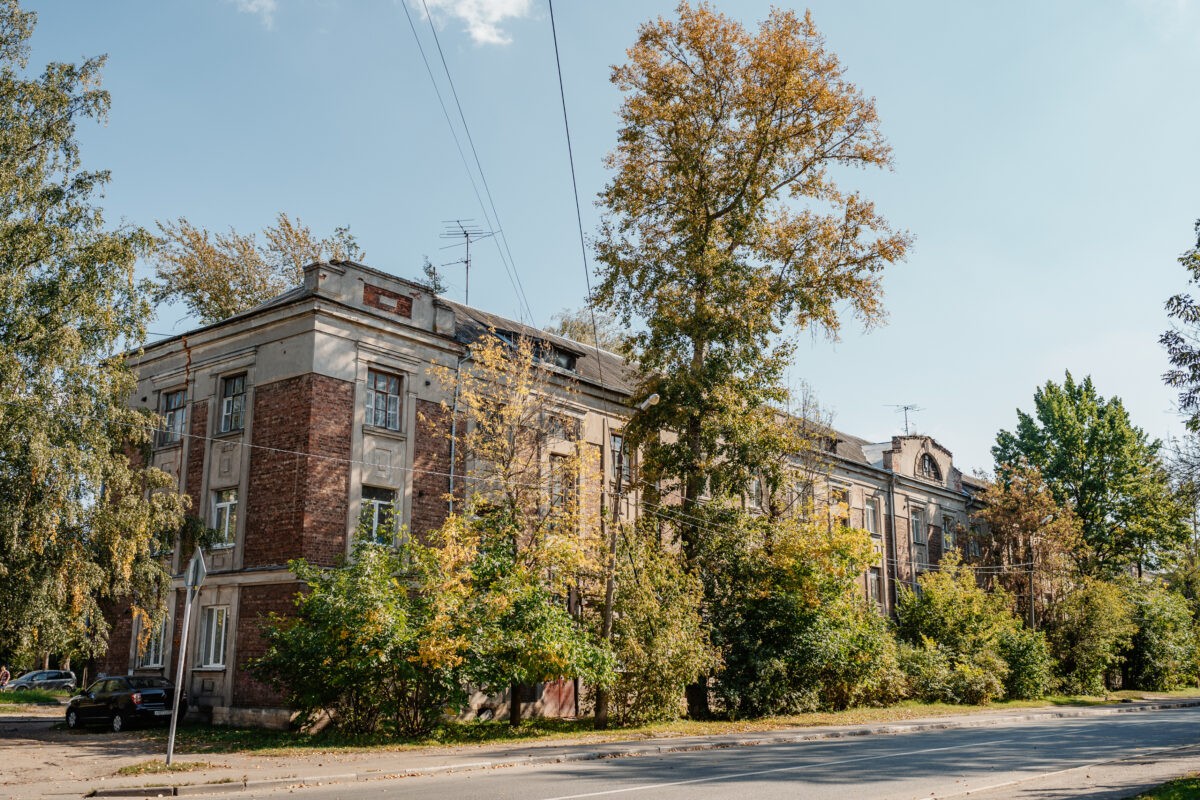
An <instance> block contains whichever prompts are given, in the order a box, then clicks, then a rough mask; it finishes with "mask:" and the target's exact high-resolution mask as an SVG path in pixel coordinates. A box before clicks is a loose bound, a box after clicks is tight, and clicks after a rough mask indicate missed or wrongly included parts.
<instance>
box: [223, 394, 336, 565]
mask: <svg viewBox="0 0 1200 800" xmlns="http://www.w3.org/2000/svg"><path fill="white" fill-rule="evenodd" d="M353 414H354V386H353V384H350V383H348V382H346V381H339V380H336V379H334V378H328V377H324V376H321V375H314V374H311V373H310V374H307V375H301V376H299V377H296V378H289V379H286V380H282V381H277V382H275V383H271V384H268V385H266V386H260V387H257V389H256V390H255V393H254V438H253V444H255V445H259V446H257V447H255V448H254V449H253V450H252V451H251V453H250V478H249V487H248V490H247V497H246V537H245V548H244V551H243V564H244V566H246V567H265V566H279V565H283V564H286V563H287V562H288V560H289V559H293V558H307V559H308V560H310V561H313V562H316V563H318V564H326V565H329V564H333V563H334V561H335V560H336V558H337V557H338V556H339V555H341V554H343V553H345V552H346V518H347V514H348V513H349V506H348V503H349V492H350V464H349V460H350V454H351V449H350V448H351V426H352V423H353ZM281 451H288V452H281ZM297 453H311V454H313V456H318V457H313V456H304V455H297ZM324 457H330V458H324Z"/></svg>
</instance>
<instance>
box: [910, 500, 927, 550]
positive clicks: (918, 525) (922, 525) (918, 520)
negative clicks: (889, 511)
mask: <svg viewBox="0 0 1200 800" xmlns="http://www.w3.org/2000/svg"><path fill="white" fill-rule="evenodd" d="M908 525H909V527H910V528H911V529H912V530H911V531H910V533H911V534H912V543H913V544H915V545H920V546H922V547H924V546H925V545H926V544H928V543H929V523H928V522H926V520H925V509H923V508H910V509H909V510H908Z"/></svg>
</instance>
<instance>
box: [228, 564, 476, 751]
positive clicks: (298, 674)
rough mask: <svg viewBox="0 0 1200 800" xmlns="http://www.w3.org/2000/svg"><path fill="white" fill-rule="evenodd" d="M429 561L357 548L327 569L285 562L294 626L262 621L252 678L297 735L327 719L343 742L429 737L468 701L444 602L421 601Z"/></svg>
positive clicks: (428, 597)
mask: <svg viewBox="0 0 1200 800" xmlns="http://www.w3.org/2000/svg"><path fill="white" fill-rule="evenodd" d="M426 556H427V554H426V553H425V551H423V550H421V549H420V548H417V547H414V546H411V545H410V546H408V547H406V548H404V549H403V550H402V552H395V551H393V550H392V549H390V548H387V547H383V546H381V545H376V544H371V543H369V542H362V543H360V544H359V545H358V546H357V547H356V548H355V550H354V553H353V557H352V558H351V559H350V560H349V561H348V562H347V563H345V564H343V565H341V566H339V567H337V568H334V569H324V568H321V567H318V566H315V565H313V564H309V563H308V562H307V561H304V560H297V561H292V562H290V563H289V565H288V566H289V568H290V569H291V570H292V571H293V572H295V573H296V576H297V577H298V578H299V579H300V580H301V581H303V582H304V583H305V584H306V586H307V591H304V592H301V593H298V594H297V595H296V599H295V606H296V614H295V616H292V617H282V616H278V615H275V614H272V615H271V616H270V617H269V618H268V621H267V623H266V625H265V627H264V629H263V635H264V637H265V638H266V641H267V650H266V652H265V653H264V654H263V655H262V657H260V658H257V659H252V660H251V661H250V663H249V664H248V666H249V668H250V671H251V673H252V674H253V675H254V676H255V677H256V678H258V679H259V680H261V681H263V682H265V683H267V684H268V685H270V686H273V687H275V688H276V689H278V690H280V691H281V692H282V693H283V695H284V700H285V702H286V703H287V704H288V705H289V706H291V707H292V708H295V709H296V710H297V711H298V712H299V714H300V717H299V721H300V723H301V724H302V725H303V724H308V723H311V722H313V721H314V720H315V719H316V718H317V717H318V716H319V715H320V714H321V713H322V712H329V713H330V717H331V724H332V725H333V726H334V727H335V728H336V729H338V730H340V731H342V732H345V733H350V734H364V733H372V732H374V731H376V730H378V729H379V728H380V726H381V725H385V724H386V725H387V726H390V727H391V728H392V729H393V730H394V731H395V732H396V733H399V734H401V735H404V736H416V735H420V734H423V733H426V732H428V731H429V730H430V729H431V728H432V727H433V726H435V725H436V724H437V723H438V722H439V721H440V719H441V716H442V715H443V714H444V713H445V711H446V709H447V708H448V707H451V706H454V705H456V704H457V703H460V702H462V701H463V700H465V694H464V691H463V682H462V680H461V677H460V673H459V669H458V667H459V665H460V664H461V662H462V658H461V655H460V650H461V644H460V643H459V642H458V641H457V640H456V639H455V638H454V637H453V635H448V634H447V630H448V629H447V628H446V626H445V624H444V623H445V621H446V620H445V615H444V614H442V613H441V610H444V607H443V609H441V610H439V603H440V602H441V601H442V600H443V599H444V598H439V597H438V596H437V595H436V594H435V593H429V592H425V591H421V589H425V588H428V586H429V585H430V582H429V581H427V580H426V578H427V576H428V575H429V574H430V564H429V562H428V560H427V558H426ZM397 576H404V578H405V580H403V581H402V580H401V579H400V578H399V577H397Z"/></svg>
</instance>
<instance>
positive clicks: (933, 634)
mask: <svg viewBox="0 0 1200 800" xmlns="http://www.w3.org/2000/svg"><path fill="white" fill-rule="evenodd" d="M919 582H920V590H919V591H914V590H912V589H910V588H908V587H906V586H902V587H900V591H899V595H898V601H897V606H896V616H897V623H896V632H897V634H898V635H899V637H900V638H901V640H903V641H904V642H906V643H907V646H906V647H905V648H904V649H903V650H902V655H901V667H902V668H903V670H904V672H905V674H906V675H907V676H908V684H909V691H910V693H911V694H912V695H913V696H915V697H919V698H921V699H923V700H925V701H927V702H945V703H969V704H972V705H979V704H982V703H988V702H991V701H992V700H996V699H999V698H1001V697H1003V696H1004V694H1005V688H1006V681H1008V679H1009V677H1010V668H1009V665H1008V663H1007V661H1006V659H1005V658H1004V657H1003V655H1002V643H1003V641H1004V640H1005V637H1008V636H1012V635H1015V634H1016V632H1018V631H1019V630H1020V627H1021V623H1020V621H1019V620H1017V618H1016V617H1014V616H1013V614H1012V610H1011V609H1012V598H1011V597H1010V596H1009V595H1008V593H1007V592H1005V591H1004V590H1003V589H996V590H993V591H990V592H989V591H986V590H984V589H982V588H981V587H980V586H979V585H978V584H977V583H976V582H975V573H974V572H973V571H972V570H971V569H969V568H967V567H964V566H962V564H960V563H959V560H958V556H957V555H956V554H954V553H950V554H948V555H947V556H946V558H944V559H943V560H942V563H941V565H940V566H939V568H938V570H937V571H935V572H927V573H925V574H924V575H922V576H921V577H920V579H919Z"/></svg>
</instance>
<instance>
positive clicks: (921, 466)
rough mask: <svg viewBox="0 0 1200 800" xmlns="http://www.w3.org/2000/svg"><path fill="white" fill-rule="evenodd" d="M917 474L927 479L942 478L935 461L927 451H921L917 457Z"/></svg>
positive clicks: (936, 479) (935, 479)
mask: <svg viewBox="0 0 1200 800" xmlns="http://www.w3.org/2000/svg"><path fill="white" fill-rule="evenodd" d="M917 476H918V477H920V478H924V479H925V480H929V481H940V480H941V479H942V471H941V470H940V469H938V465H937V461H936V460H934V457H933V456H931V455H929V453H922V454H921V457H920V458H918V459H917Z"/></svg>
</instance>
